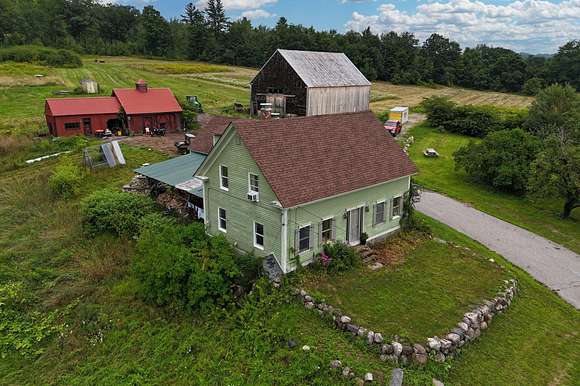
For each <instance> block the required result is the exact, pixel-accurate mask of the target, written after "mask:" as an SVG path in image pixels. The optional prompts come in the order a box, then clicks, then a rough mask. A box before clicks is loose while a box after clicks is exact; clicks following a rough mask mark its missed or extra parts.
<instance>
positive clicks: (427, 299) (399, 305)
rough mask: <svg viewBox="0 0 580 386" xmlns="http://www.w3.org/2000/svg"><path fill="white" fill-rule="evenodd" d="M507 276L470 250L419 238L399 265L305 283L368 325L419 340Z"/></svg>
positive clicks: (435, 331)
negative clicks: (413, 248)
mask: <svg viewBox="0 0 580 386" xmlns="http://www.w3.org/2000/svg"><path fill="white" fill-rule="evenodd" d="M387 245H388V244H387ZM387 248H389V247H388V246H387ZM508 276H509V275H507V274H506V273H504V272H502V270H501V269H500V268H499V267H497V266H495V265H492V264H491V263H489V262H488V261H487V260H484V259H481V258H476V257H473V256H472V254H471V252H467V251H464V250H462V249H459V248H454V247H452V246H449V245H444V244H440V243H438V242H436V241H433V240H425V241H422V242H421V243H420V245H419V246H417V248H416V249H415V250H413V251H412V252H411V253H410V254H409V255H407V256H406V257H405V261H404V262H403V263H402V264H401V265H395V266H394V267H391V268H389V269H388V270H386V269H384V270H379V271H374V272H373V271H370V270H369V269H367V268H361V269H359V270H354V271H351V272H347V273H344V274H342V275H339V276H336V277H332V276H331V277H328V276H326V275H314V277H313V278H311V280H309V281H308V288H311V289H315V290H316V293H318V294H320V295H321V296H322V297H323V298H324V299H326V300H327V301H328V302H329V303H330V304H333V305H335V306H338V307H339V308H340V309H341V310H342V311H343V312H345V313H346V314H347V315H350V316H351V317H352V318H353V320H355V322H357V323H360V324H361V325H363V326H365V327H367V328H369V329H372V330H373V331H379V332H381V333H383V334H386V335H385V336H390V337H392V336H394V335H399V336H401V337H403V338H408V339H409V340H410V341H411V342H424V341H425V340H426V339H427V338H428V337H431V336H434V335H439V336H442V335H441V334H444V333H447V332H448V331H449V329H450V327H451V326H453V325H455V323H457V321H458V320H460V319H461V318H462V317H463V314H464V313H465V312H466V310H468V309H469V308H470V306H471V305H473V304H479V303H481V302H482V301H483V300H484V299H487V298H490V297H493V295H494V294H495V290H496V289H497V288H498V287H499V285H500V284H501V279H503V278H507V277H508ZM450 278H453V280H450Z"/></svg>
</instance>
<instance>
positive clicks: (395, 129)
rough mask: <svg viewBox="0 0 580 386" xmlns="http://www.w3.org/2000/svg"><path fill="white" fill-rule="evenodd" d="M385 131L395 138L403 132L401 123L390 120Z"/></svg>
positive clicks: (386, 123)
mask: <svg viewBox="0 0 580 386" xmlns="http://www.w3.org/2000/svg"><path fill="white" fill-rule="evenodd" d="M385 130H387V131H388V132H389V133H391V135H392V136H393V137H396V136H397V135H399V134H400V133H401V130H403V125H402V124H401V121H394V120H388V121H386V122H385Z"/></svg>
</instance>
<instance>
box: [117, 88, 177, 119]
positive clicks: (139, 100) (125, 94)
mask: <svg viewBox="0 0 580 386" xmlns="http://www.w3.org/2000/svg"><path fill="white" fill-rule="evenodd" d="M113 96H116V97H117V98H118V99H119V102H120V103H121V105H122V106H123V109H125V112H126V113H127V114H128V115H133V114H148V113H149V114H153V113H180V112H182V111H183V110H182V109H181V106H180V105H179V103H178V102H177V99H175V96H174V95H173V93H172V92H171V90H170V89H168V88H149V89H147V91H146V92H144V91H139V90H136V89H134V88H116V89H113Z"/></svg>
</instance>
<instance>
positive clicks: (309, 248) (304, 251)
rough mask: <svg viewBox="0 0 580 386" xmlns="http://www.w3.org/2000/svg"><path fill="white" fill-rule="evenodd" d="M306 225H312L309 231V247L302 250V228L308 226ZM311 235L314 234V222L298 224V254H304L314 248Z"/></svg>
mask: <svg viewBox="0 0 580 386" xmlns="http://www.w3.org/2000/svg"><path fill="white" fill-rule="evenodd" d="M306 227H310V230H309V231H308V249H305V250H303V251H300V229H302V228H306ZM310 236H312V223H309V224H304V225H299V226H298V243H297V244H298V251H296V253H298V256H301V255H304V254H306V253H308V252H310V250H311V249H312V238H311V237H310Z"/></svg>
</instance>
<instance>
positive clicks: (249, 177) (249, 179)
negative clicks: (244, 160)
mask: <svg viewBox="0 0 580 386" xmlns="http://www.w3.org/2000/svg"><path fill="white" fill-rule="evenodd" d="M252 176H256V177H258V190H257V191H256V190H253V189H252ZM252 192H253V193H258V194H259V193H260V176H259V175H258V174H256V173H252V172H248V193H252Z"/></svg>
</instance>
